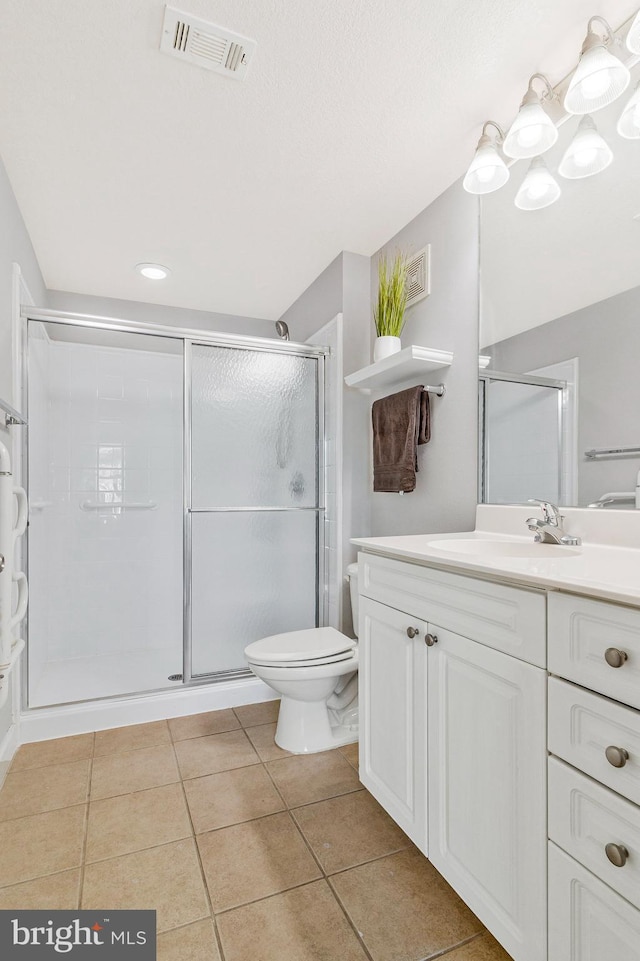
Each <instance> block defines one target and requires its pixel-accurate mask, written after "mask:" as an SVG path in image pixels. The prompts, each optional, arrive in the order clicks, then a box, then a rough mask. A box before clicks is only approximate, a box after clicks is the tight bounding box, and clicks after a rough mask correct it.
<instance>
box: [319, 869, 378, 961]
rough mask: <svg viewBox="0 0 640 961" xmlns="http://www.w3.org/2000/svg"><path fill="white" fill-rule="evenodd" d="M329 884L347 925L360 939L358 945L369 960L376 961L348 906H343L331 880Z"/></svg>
mask: <svg viewBox="0 0 640 961" xmlns="http://www.w3.org/2000/svg"><path fill="white" fill-rule="evenodd" d="M327 884H328V885H329V890H330V891H331V893H332V894H333V896H334V898H335V900H336V902H337V903H338V905H339V907H340V910H341V911H342V913H343V914H344V916H345V918H346V919H347V924H348V925H349V927H350V928H351V929H352V931H353V932H354V934H355V936H356V938H357V939H358V943H359V944H360V946H361V948H362V950H363V951H364V953H365V954H366V956H367V958H368V959H369V961H374V958H373V955H372V954H371V952H370V951H369V949H368V947H367V945H366V944H365V940H364V938H363V937H362V935H361V934H360V932H359V931H358V928H357V927H356V924H355V922H354V921H353V920H352V918H351V915H350V914H349V912H348V911H347V908H346V906H345V905H344V904H343V902H342V899H341V898H340V896H339V895H338V892H337V891H336V889H335V888H334V886H333V884H332V883H331V879H330V878H327Z"/></svg>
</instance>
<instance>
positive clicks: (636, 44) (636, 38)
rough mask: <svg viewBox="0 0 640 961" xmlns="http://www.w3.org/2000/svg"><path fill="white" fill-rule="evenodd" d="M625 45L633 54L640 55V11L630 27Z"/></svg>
mask: <svg viewBox="0 0 640 961" xmlns="http://www.w3.org/2000/svg"><path fill="white" fill-rule="evenodd" d="M625 43H626V45H627V50H629V51H630V52H631V53H640V10H639V11H638V13H636V15H635V17H634V19H633V23H632V24H631V26H630V27H629V33H628V34H627V39H626V40H625Z"/></svg>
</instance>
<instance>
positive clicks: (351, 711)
mask: <svg viewBox="0 0 640 961" xmlns="http://www.w3.org/2000/svg"><path fill="white" fill-rule="evenodd" d="M358 733H359V729H358V698H357V695H356V697H355V698H354V699H353V700H352V701H351V703H350V704H349V705H347V706H346V707H344V708H343V709H341V710H333V709H332V708H329V707H327V704H326V702H325V701H298V700H294V698H292V697H287V696H286V695H284V694H283V695H282V698H281V701H280V713H279V715H278V724H277V727H276V734H275V742H276V744H277V745H278V747H281V748H282V749H283V750H285V751H290V752H291V754H317V753H319V752H320V751H331V750H332V748H335V747H342V746H343V745H344V744H353V743H354V742H355V741H357V740H358Z"/></svg>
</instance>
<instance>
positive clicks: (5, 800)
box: [0, 761, 91, 821]
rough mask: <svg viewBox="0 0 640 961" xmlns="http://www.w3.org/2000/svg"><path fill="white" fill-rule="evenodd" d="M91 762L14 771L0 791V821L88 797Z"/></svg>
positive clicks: (25, 815)
mask: <svg viewBox="0 0 640 961" xmlns="http://www.w3.org/2000/svg"><path fill="white" fill-rule="evenodd" d="M90 764H91V762H90V761H69V762H67V763H66V764H52V765H50V766H48V767H38V768H30V769H29V770H27V771H16V773H15V774H14V773H10V774H8V775H7V777H6V778H5V782H4V785H3V787H2V790H1V791H0V821H8V820H10V819H12V818H20V817H27V816H28V815H30V814H41V813H42V812H43V811H55V810H56V809H57V808H66V807H69V806H70V805H72V804H82V802H83V801H86V800H87V793H88V789H89V767H90Z"/></svg>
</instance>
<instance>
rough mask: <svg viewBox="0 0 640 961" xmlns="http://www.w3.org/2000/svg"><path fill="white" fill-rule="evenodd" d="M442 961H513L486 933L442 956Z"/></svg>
mask: <svg viewBox="0 0 640 961" xmlns="http://www.w3.org/2000/svg"><path fill="white" fill-rule="evenodd" d="M442 961H513V959H512V957H511V955H510V954H507V952H506V951H505V950H504V948H503V947H501V946H500V945H499V944H498V942H497V941H496V939H495V938H492V937H491V935H490V934H489V932H488V931H485V933H484V934H481V935H480V937H479V938H474V939H473V941H469V942H468V943H467V944H463V945H462V947H460V948H455V949H454V950H453V951H450V952H449V953H448V954H445V955H443V956H442Z"/></svg>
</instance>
